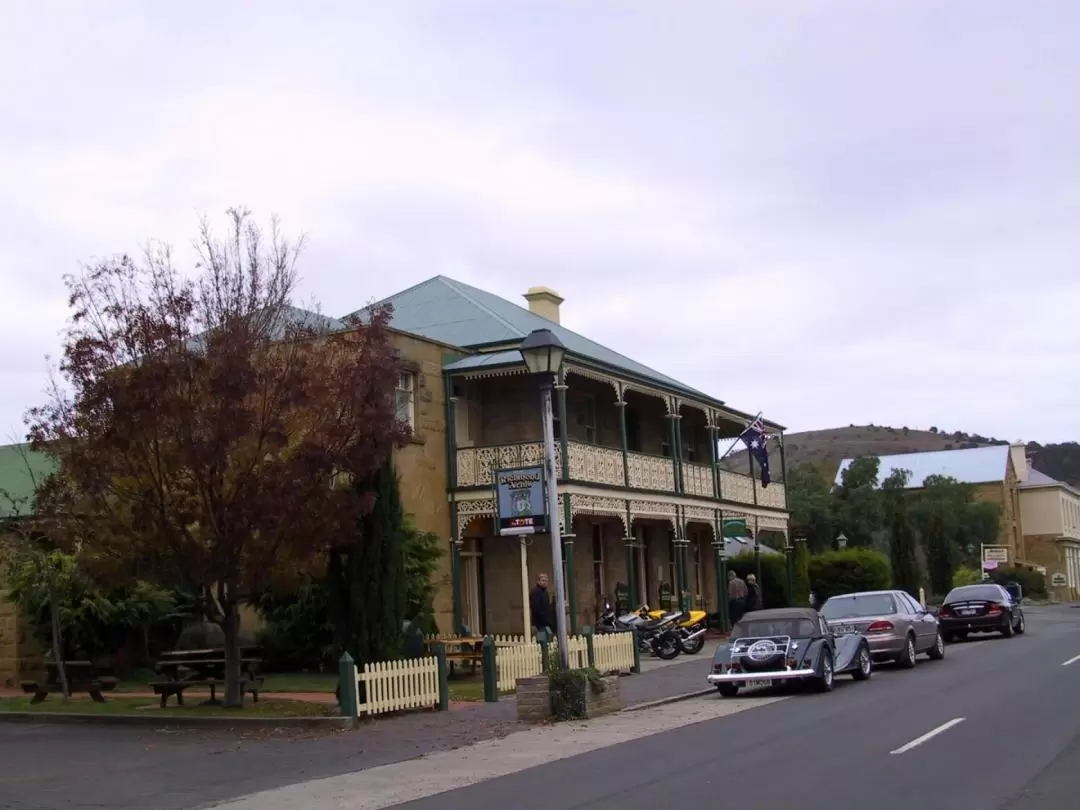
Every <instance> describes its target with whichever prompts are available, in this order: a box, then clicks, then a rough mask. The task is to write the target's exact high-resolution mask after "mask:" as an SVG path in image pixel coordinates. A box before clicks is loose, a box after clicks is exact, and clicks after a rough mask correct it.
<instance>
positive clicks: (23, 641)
mask: <svg viewBox="0 0 1080 810" xmlns="http://www.w3.org/2000/svg"><path fill="white" fill-rule="evenodd" d="M6 597H7V593H6V592H5V591H2V590H0V688H3V689H11V688H13V687H17V686H18V685H19V681H20V680H26V679H27V678H32V677H34V676H35V675H36V674H37V671H38V669H39V667H40V666H41V650H40V648H39V647H38V645H37V642H35V641H34V638H33V636H32V635H31V634H30V629H29V627H28V626H27V624H26V621H25V619H23V618H22V617H20V616H19V613H18V610H17V608H16V607H15V605H13V604H12V603H11V602H8V601H7V598H6Z"/></svg>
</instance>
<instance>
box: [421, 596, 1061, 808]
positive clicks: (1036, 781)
mask: <svg viewBox="0 0 1080 810" xmlns="http://www.w3.org/2000/svg"><path fill="white" fill-rule="evenodd" d="M1027 618H1028V633H1026V634H1025V635H1023V636H1016V637H1014V638H1012V639H999V638H990V639H987V640H974V641H969V642H966V643H962V644H957V645H952V646H950V647H949V648H948V653H947V655H946V658H945V660H944V661H941V662H930V661H925V660H924V659H920V661H919V665H918V667H917V668H916V669H915V670H913V671H903V670H895V669H891V668H887V667H882V668H880V669H879V670H877V671H876V672H875V673H874V677H873V678H871V679H870V681H869V682H867V683H855V682H853V681H852V680H851V679H850V677H847V676H845V677H843V678H840V679H838V681H837V688H836V689H835V691H833V692H832V693H831V694H825V695H797V696H793V697H792V698H790V699H787V700H783V701H780V702H776V703H770V704H768V705H764V706H762V707H760V708H758V709H753V710H751V711H746V712H742V713H739V714H736V715H733V716H730V717H725V718H721V719H717V720H711V721H706V722H703V723H698V724H695V725H691V726H687V727H685V728H681V729H678V730H675V731H670V732H665V733H663V734H657V735H653V736H651V737H646V738H643V739H640V740H636V741H634V742H630V743H624V744H622V745H616V746H612V747H609V748H605V749H601V750H598V751H594V752H592V753H589V754H584V755H582V756H578V757H574V758H571V759H566V760H561V761H557V762H553V763H551V764H550V765H545V766H541V767H538V768H532V769H530V770H527V771H522V772H520V773H517V774H514V775H511V776H507V777H503V778H500V779H495V780H492V781H489V782H484V783H481V784H477V785H473V786H471V787H467V788H462V789H460V790H456V791H452V792H449V793H443V794H440V795H437V796H432V797H430V798H427V799H422V800H419V801H415V802H410V803H408V804H404V805H400V807H401V808H402V810H466V808H468V810H475V808H476V807H514V808H515V810H571V809H572V810H639V808H640V810H646V808H647V809H648V810H653V809H654V808H656V807H687V808H691V807H701V808H707V807H717V806H731V807H737V808H739V810H776V808H779V807H797V808H799V810H837V808H849V807H850V808H853V807H873V808H875V810H901V808H902V810H910V809H911V808H912V807H916V808H920V810H938V808H941V810H945V809H946V808H947V809H948V810H998V808H1002V809H1003V810H1004V808H1009V810H1059V808H1063V807H1075V806H1077V803H1078V802H1080V799H1078V797H1080V610H1072V609H1069V608H1044V609H1031V610H1029V611H1028V614H1027ZM1074 656H1076V657H1077V660H1076V661H1075V662H1073V663H1071V664H1069V665H1064V666H1063V664H1064V663H1065V662H1066V661H1069V660H1070V659H1072V658H1073V657H1074ZM700 699H702V700H722V698H720V697H719V696H716V697H714V696H709V697H707V698H700ZM933 732H937V733H936V734H934V735H933V736H929V735H931V734H932V733H933Z"/></svg>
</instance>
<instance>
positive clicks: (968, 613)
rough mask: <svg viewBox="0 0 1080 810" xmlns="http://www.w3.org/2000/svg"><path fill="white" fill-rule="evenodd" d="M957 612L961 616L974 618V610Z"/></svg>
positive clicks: (965, 609) (968, 609) (964, 609)
mask: <svg viewBox="0 0 1080 810" xmlns="http://www.w3.org/2000/svg"><path fill="white" fill-rule="evenodd" d="M958 612H959V613H960V615H961V616H974V615H975V608H963V609H962V610H960V611H958Z"/></svg>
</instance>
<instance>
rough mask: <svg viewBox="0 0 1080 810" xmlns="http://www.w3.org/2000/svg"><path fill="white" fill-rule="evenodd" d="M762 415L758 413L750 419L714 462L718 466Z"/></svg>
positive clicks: (761, 412)
mask: <svg viewBox="0 0 1080 810" xmlns="http://www.w3.org/2000/svg"><path fill="white" fill-rule="evenodd" d="M763 413H764V411H758V414H757V416H755V417H754V418H753V419H751V420H750V421H749V422H748V423H747V425H746V427H744V428H743V430H742V433H740V434H739V435H738V436H736V437H735V438H734V439H732V440H731V444H730V445H728V449H727V450H725V451H724V454H723V455H722V456H720V458H718V459H717V460H716V463H717V464H719V463H720V462H721V461H723V460H724V459H725V458H727V457H728V456H729V455H730V454H731V451H732V450H734V449H735V445H737V444H738V443H739V439H741V438H742V437H743V436H745V435H746V431H748V430H749V429H750V428H751V427H753V426H754V423H755V422H757V420H758V419H760V418H761V414H763Z"/></svg>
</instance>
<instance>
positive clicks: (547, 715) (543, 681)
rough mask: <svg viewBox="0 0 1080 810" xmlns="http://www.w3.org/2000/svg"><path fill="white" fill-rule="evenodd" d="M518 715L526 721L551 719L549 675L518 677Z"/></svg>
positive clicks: (536, 721)
mask: <svg viewBox="0 0 1080 810" xmlns="http://www.w3.org/2000/svg"><path fill="white" fill-rule="evenodd" d="M516 700H517V716H518V720H521V721H522V722H524V723H543V722H546V721H548V720H550V719H551V691H550V689H549V681H548V677H547V675H539V676H537V677H535V678H518V682H517V692H516Z"/></svg>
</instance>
